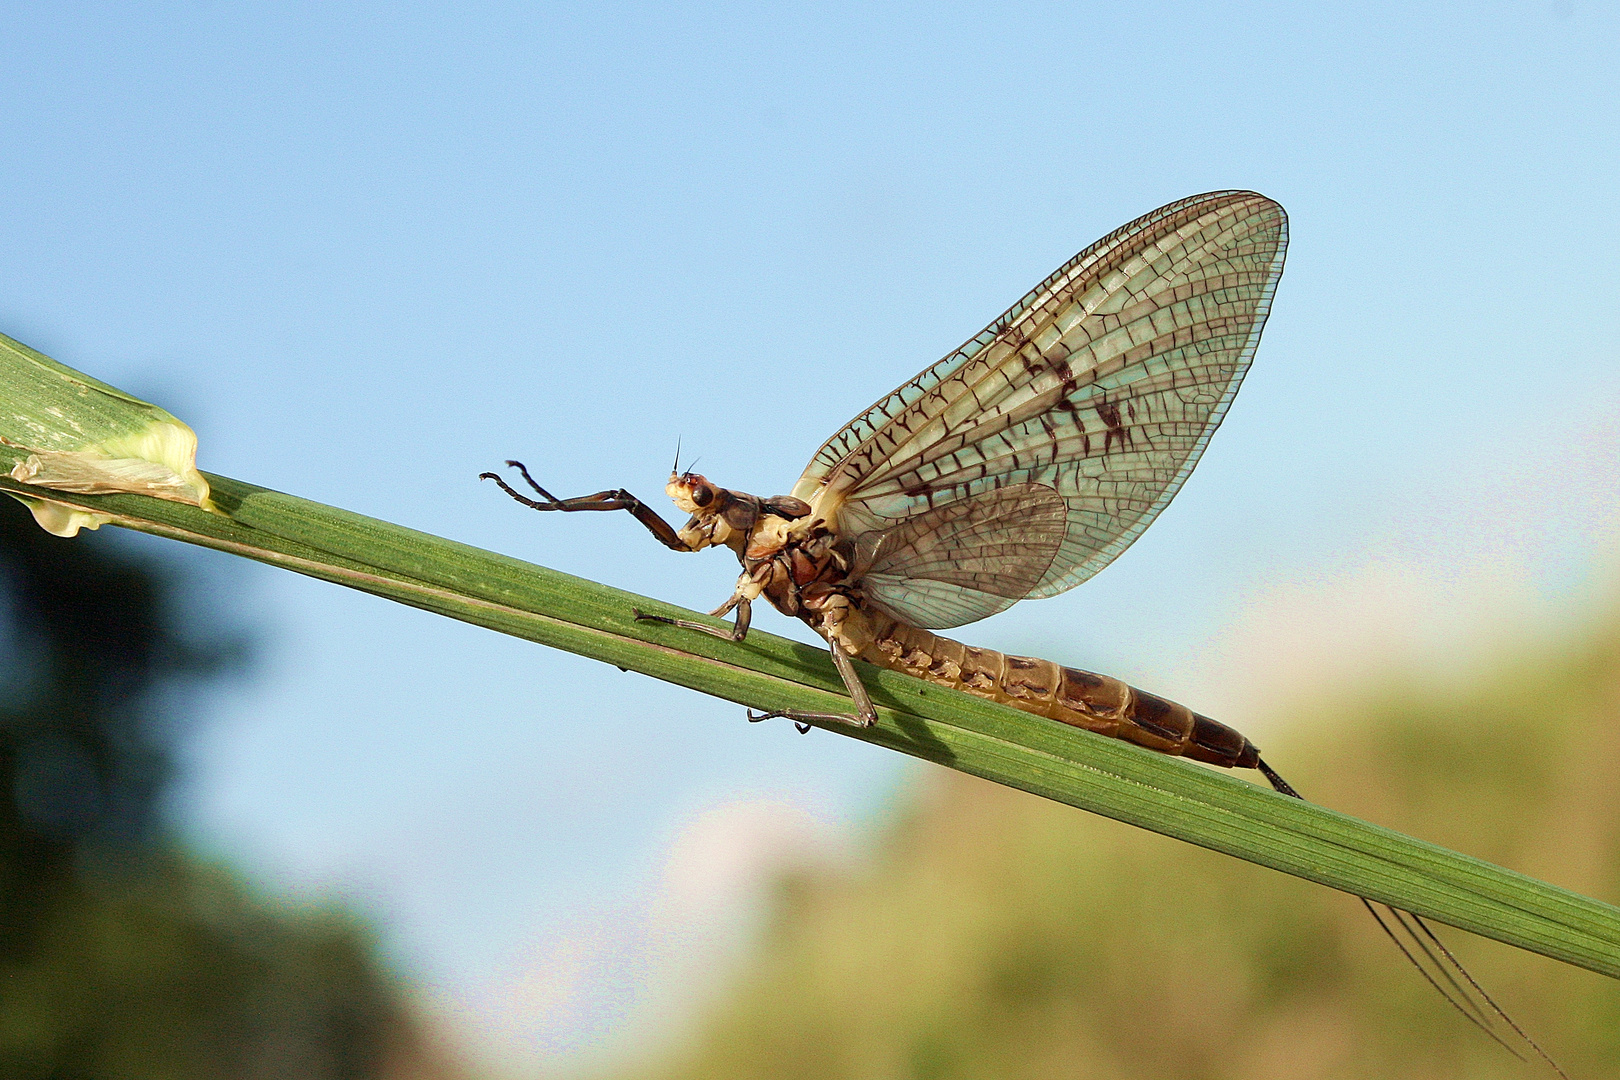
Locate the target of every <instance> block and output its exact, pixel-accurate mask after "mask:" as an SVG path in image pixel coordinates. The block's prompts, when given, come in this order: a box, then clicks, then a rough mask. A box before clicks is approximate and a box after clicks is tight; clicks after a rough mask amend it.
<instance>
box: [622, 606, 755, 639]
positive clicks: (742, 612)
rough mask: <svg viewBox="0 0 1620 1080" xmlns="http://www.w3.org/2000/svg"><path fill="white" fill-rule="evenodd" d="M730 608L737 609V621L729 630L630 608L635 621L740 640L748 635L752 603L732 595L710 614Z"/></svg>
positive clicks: (723, 612) (716, 613) (721, 612)
mask: <svg viewBox="0 0 1620 1080" xmlns="http://www.w3.org/2000/svg"><path fill="white" fill-rule="evenodd" d="M732 608H736V609H737V621H736V622H735V623H733V624H732V627H731V629H730V630H722V629H720V628H719V627H718V626H710V625H708V624H707V623H700V622H692V621H691V620H689V619H671V618H670V617H669V616H667V615H648V614H646V613H644V612H643V611H642V610H641V609H640V608H631V609H630V610H631V613H632V614H634V615H635V617H636V621H637V622H661V623H668V624H669V625H670V626H678V627H680V628H681V629H682V630H696V631H697V632H698V633H700V634H708V635H709V636H710V637H717V638H721V639H723V640H725V641H741V640H743V639H744V638H746V637H747V636H748V622H749V618H750V616H751V614H752V605H751V604H749V602H748V601H747V600H746V599H745V598H743V597H741V596H733V597H732V598H731V599H730V600H727V601H726V602H725V603H724V604H722V605H721V606H720V607H719V608H717V609H715V611H713V612H712V614H714V615H724V614H725V613H726V612H728V611H730V610H731V609H732Z"/></svg>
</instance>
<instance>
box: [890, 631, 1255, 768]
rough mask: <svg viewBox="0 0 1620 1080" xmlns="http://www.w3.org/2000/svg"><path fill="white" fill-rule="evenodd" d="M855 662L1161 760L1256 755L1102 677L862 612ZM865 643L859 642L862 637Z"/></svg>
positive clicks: (1243, 742)
mask: <svg viewBox="0 0 1620 1080" xmlns="http://www.w3.org/2000/svg"><path fill="white" fill-rule="evenodd" d="M861 614H863V615H865V616H866V618H867V619H868V620H869V622H870V629H871V631H872V637H871V642H872V643H871V644H870V645H868V646H866V647H865V648H863V649H862V650H861V652H860V653H859V656H860V658H861V659H862V660H865V661H867V662H868V663H871V664H877V665H878V666H879V667H886V668H890V669H892V670H894V671H900V672H904V673H905V674H907V675H914V676H916V677H917V678H919V679H924V680H926V681H928V682H931V683H936V684H938V685H940V686H948V687H951V688H952V689H954V690H961V691H964V692H966V693H969V694H973V695H974V696H976V697H982V698H988V699H990V700H992V701H999V702H1001V703H1003V704H1005V705H1011V706H1012V707H1013V708H1015V709H1021V710H1023V711H1024V712H1028V713H1034V714H1035V715H1037V716H1045V717H1047V718H1049V719H1052V720H1058V721H1061V722H1062V723H1065V724H1072V725H1074V726H1075V727H1081V728H1085V729H1086V730H1087V731H1094V732H1096V733H1097V734H1099V735H1107V736H1109V737H1110V738H1115V739H1125V740H1128V741H1130V742H1133V743H1136V744H1138V745H1140V746H1145V747H1147V748H1148V749H1150V750H1158V751H1160V752H1161V753H1165V754H1179V755H1182V756H1185V757H1190V758H1192V759H1193V760H1195V761H1205V762H1208V763H1210V764H1212V765H1225V766H1227V767H1228V768H1247V769H1252V768H1254V767H1255V765H1256V763H1257V762H1258V761H1259V752H1258V751H1257V750H1256V749H1255V747H1254V745H1253V744H1252V743H1250V742H1249V740H1248V739H1246V738H1244V737H1243V736H1242V735H1241V734H1239V733H1238V732H1236V731H1234V730H1233V729H1231V728H1229V727H1227V726H1226V725H1225V724H1222V723H1219V722H1217V721H1215V720H1211V719H1210V718H1209V717H1207V716H1200V715H1199V714H1198V713H1195V712H1193V711H1192V710H1191V709H1189V708H1187V707H1186V706H1185V705H1178V704H1176V703H1175V702H1174V701H1169V700H1166V699H1165V698H1162V697H1158V696H1157V695H1155V694H1149V693H1146V692H1145V691H1142V690H1138V689H1136V688H1135V687H1134V686H1130V685H1127V684H1126V683H1123V682H1120V681H1119V680H1118V679H1113V678H1110V677H1108V676H1107V675H1097V674H1095V673H1093V672H1090V671H1079V670H1077V669H1075V668H1070V667H1063V666H1062V665H1060V664H1054V663H1053V662H1052V661H1050V660H1037V659H1034V658H1032V657H1027V656H1008V655H1006V654H1004V653H998V652H996V651H995V650H993V649H977V648H974V647H973V646H971V645H964V644H962V643H961V642H960V641H952V640H951V639H950V638H943V637H940V636H938V635H937V634H931V633H929V632H928V631H927V630H919V629H917V628H916V627H914V626H907V625H906V624H905V623H902V622H897V621H895V620H893V619H891V618H889V617H888V616H886V615H881V614H878V613H877V612H875V611H870V610H867V611H864V612H862V613H861ZM863 636H865V635H863Z"/></svg>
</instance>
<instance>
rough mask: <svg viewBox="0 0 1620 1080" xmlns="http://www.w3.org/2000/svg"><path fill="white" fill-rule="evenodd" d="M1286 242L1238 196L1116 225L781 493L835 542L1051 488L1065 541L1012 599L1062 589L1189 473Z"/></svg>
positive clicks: (1266, 205) (1272, 284)
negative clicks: (1000, 496) (823, 523)
mask: <svg viewBox="0 0 1620 1080" xmlns="http://www.w3.org/2000/svg"><path fill="white" fill-rule="evenodd" d="M1287 236H1288V224H1287V216H1286V215H1285V214H1284V213H1283V209H1282V207H1281V206H1279V205H1277V204H1276V203H1275V202H1272V201H1271V200H1270V199H1267V198H1265V197H1264V196H1262V195H1257V194H1255V193H1253V192H1244V191H1224V192H1213V193H1210V194H1207V195H1196V196H1193V197H1192V198H1189V199H1183V200H1181V201H1179V202H1175V203H1171V204H1170V205H1169V206H1165V207H1162V208H1160V209H1158V210H1155V211H1154V212H1153V213H1151V214H1148V215H1146V216H1144V217H1142V218H1139V219H1137V220H1136V221H1133V222H1131V223H1130V224H1129V225H1126V226H1124V227H1122V228H1120V229H1117V230H1115V231H1114V232H1113V233H1110V234H1109V235H1108V236H1106V237H1104V238H1103V239H1101V240H1099V241H1098V242H1097V243H1095V244H1093V245H1092V246H1091V247H1089V248H1087V249H1086V250H1085V251H1082V252H1081V253H1080V254H1079V255H1076V256H1075V257H1074V258H1073V259H1071V260H1069V262H1067V263H1065V264H1064V266H1063V267H1061V268H1060V269H1059V270H1058V271H1057V272H1056V273H1054V274H1053V275H1052V276H1051V277H1049V278H1048V279H1047V280H1046V281H1044V282H1042V283H1041V284H1040V285H1039V286H1038V287H1036V288H1035V289H1034V290H1032V291H1031V292H1030V293H1029V294H1028V295H1026V296H1025V297H1024V298H1023V299H1021V300H1019V302H1018V303H1016V304H1014V305H1013V306H1012V307H1011V308H1009V309H1008V310H1007V312H1006V313H1005V314H1003V315H1002V316H1001V318H999V319H997V320H996V321H995V322H993V323H991V324H990V325H989V326H987V327H985V329H984V330H983V331H982V332H981V333H979V334H978V335H976V336H975V337H973V338H972V339H970V340H969V341H968V342H966V343H965V344H964V345H963V346H962V347H961V348H960V349H957V350H956V351H955V352H953V353H951V354H950V355H949V356H947V357H945V358H944V359H943V360H941V361H939V363H937V364H935V365H933V366H932V367H930V368H928V369H927V370H925V371H923V372H922V373H921V374H920V375H918V376H917V377H916V378H914V379H912V380H911V381H910V382H908V383H906V384H904V385H903V386H901V387H899V388H897V389H896V390H894V391H893V392H892V393H890V394H889V395H888V396H886V397H885V398H883V400H881V401H879V402H878V403H877V404H875V405H873V406H872V407H871V408H870V409H868V410H867V411H866V412H865V413H863V414H861V415H860V416H858V417H856V418H855V419H854V420H852V421H851V422H850V423H849V424H847V425H845V427H844V428H843V430H841V431H840V432H838V434H836V435H834V436H833V437H832V438H831V439H829V440H828V441H827V443H826V444H825V445H823V446H822V448H821V449H820V450H819V451H818V452H817V453H816V455H815V457H814V458H812V459H811V462H810V465H809V467H808V468H806V470H805V472H804V475H803V476H802V477H801V478H800V480H799V483H798V485H797V486H795V488H794V489H793V494H794V495H796V496H798V497H800V498H802V499H805V500H807V501H809V502H811V503H812V504H813V505H815V507H816V512H817V513H818V514H820V515H821V516H823V517H826V518H827V519H828V520H829V521H833V522H835V523H836V526H837V528H838V530H839V531H840V532H842V533H844V534H845V535H867V534H876V535H879V536H881V535H884V534H886V533H887V532H889V531H890V530H892V529H896V528H899V527H902V526H903V525H904V524H905V523H907V522H908V521H910V520H911V519H912V518H914V517H918V516H919V515H928V514H929V513H931V512H933V511H935V510H938V509H942V508H944V507H947V506H949V505H950V504H952V503H955V502H957V501H959V500H967V499H978V498H981V497H982V496H984V495H985V493H987V492H992V491H995V490H998V489H1002V488H1007V487H1011V486H1023V485H1034V486H1038V487H1043V488H1047V489H1050V490H1051V491H1052V492H1054V493H1055V494H1056V495H1057V496H1058V497H1059V498H1060V499H1061V500H1062V502H1063V504H1064V508H1065V510H1064V522H1065V527H1064V535H1063V538H1062V540H1061V541H1060V542H1059V544H1058V549H1057V551H1056V552H1055V553H1054V555H1053V557H1052V559H1051V560H1050V562H1049V563H1048V564H1047V566H1046V568H1045V570H1044V571H1043V572H1042V574H1041V576H1040V578H1039V579H1038V580H1037V581H1035V582H1034V583H1033V584H1032V585H1031V587H1030V588H1029V590H1028V591H1027V593H1025V594H1024V595H1028V596H1051V595H1054V594H1056V593H1059V592H1062V591H1064V590H1065V589H1069V588H1072V587H1073V586H1075V585H1077V584H1079V583H1080V582H1082V581H1084V580H1085V579H1086V578H1088V577H1090V576H1091V575H1092V574H1095V573H1096V572H1097V571H1098V570H1100V569H1102V568H1103V567H1104V566H1106V565H1108V563H1110V562H1111V561H1113V559H1114V558H1115V557H1116V556H1117V555H1118V554H1119V553H1120V552H1121V551H1123V550H1125V548H1126V547H1128V546H1129V545H1130V544H1131V542H1132V541H1133V540H1135V539H1136V537H1137V536H1139V535H1140V534H1141V532H1142V530H1143V529H1145V528H1146V527H1147V526H1148V524H1149V523H1150V522H1151V521H1152V520H1153V518H1154V517H1155V516H1156V515H1157V514H1158V512H1159V511H1160V510H1162V509H1163V508H1164V506H1165V505H1166V504H1167V503H1169V501H1170V499H1171V497H1172V496H1174V495H1175V493H1176V491H1177V490H1179V489H1180V487H1181V484H1182V482H1183V481H1184V480H1185V479H1186V477H1187V474H1188V473H1189V472H1191V471H1192V468H1193V466H1194V464H1196V463H1197V460H1198V456H1199V454H1200V453H1201V452H1202V451H1203V449H1204V446H1205V445H1206V444H1207V443H1208V441H1209V437H1210V435H1211V434H1213V432H1214V430H1215V428H1216V427H1217V426H1218V425H1219V424H1220V422H1221V419H1222V417H1223V416H1224V415H1225V413H1226V409H1227V406H1228V405H1229V404H1230V403H1231V400H1232V396H1233V395H1234V394H1235V393H1236V392H1237V388H1238V385H1239V383H1241V382H1242V379H1243V375H1244V372H1245V371H1247V369H1248V366H1249V361H1250V359H1251V358H1252V357H1253V355H1254V350H1255V346H1256V345H1257V344H1258V343H1259V340H1260V331H1261V329H1262V327H1263V326H1264V325H1265V320H1266V315H1267V314H1268V312H1269V310H1270V306H1271V297H1272V294H1273V292H1274V291H1275V289H1276V285H1277V278H1278V276H1279V275H1280V274H1281V273H1282V265H1283V254H1284V249H1285V248H1286V246H1287ZM1009 505H1014V504H1009ZM943 554H948V552H943ZM1014 576H1016V575H1014ZM930 580H931V579H930ZM960 587H961V588H965V589H966V588H970V587H968V586H960ZM901 588H902V586H900V585H899V584H898V583H896V584H895V585H893V586H892V587H891V588H890V590H889V591H890V593H891V594H893V593H896V592H898V591H899V590H900V589H901ZM930 588H932V586H930ZM974 591H981V592H982V591H984V590H982V589H977V590H974ZM986 595H987V596H989V597H994V598H995V599H994V600H993V601H992V600H986V601H984V603H985V604H987V605H989V610H1000V609H1001V608H1002V607H1005V606H1006V604H1005V603H1001V602H1000V601H1003V600H1005V599H1006V598H1005V597H1002V596H1000V595H999V594H997V593H987V594H986ZM895 603H898V600H897V599H895V598H894V597H893V596H892V595H891V598H890V600H889V601H888V604H889V605H890V606H891V607H892V606H893V605H894V604H895ZM988 613H989V611H986V612H985V614H988ZM974 617H979V616H974Z"/></svg>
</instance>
